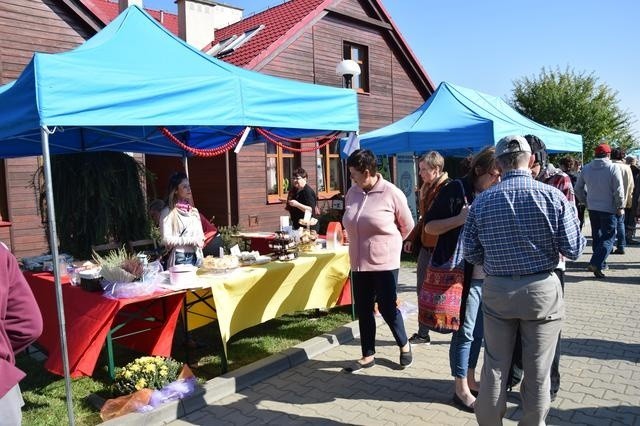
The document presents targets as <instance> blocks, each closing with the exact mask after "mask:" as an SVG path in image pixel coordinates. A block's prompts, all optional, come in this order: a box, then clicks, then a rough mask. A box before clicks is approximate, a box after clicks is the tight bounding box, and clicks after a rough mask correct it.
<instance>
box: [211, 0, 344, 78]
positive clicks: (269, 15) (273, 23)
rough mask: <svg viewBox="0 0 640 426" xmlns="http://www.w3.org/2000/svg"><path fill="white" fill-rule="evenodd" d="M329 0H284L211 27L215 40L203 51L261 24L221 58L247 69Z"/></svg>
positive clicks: (304, 23) (296, 29) (279, 43)
mask: <svg viewBox="0 0 640 426" xmlns="http://www.w3.org/2000/svg"><path fill="white" fill-rule="evenodd" d="M331 3H333V0H291V1H288V2H286V3H283V4H281V5H278V6H275V7H272V8H270V9H267V10H265V11H263V12H260V13H257V14H255V15H252V16H249V17H248V18H246V19H243V20H242V21H239V22H237V23H235V24H231V25H229V26H227V27H224V28H220V29H218V30H215V40H213V41H212V42H211V44H210V46H208V47H205V48H204V49H203V50H204V51H207V50H208V49H209V48H210V47H212V46H214V45H216V43H218V42H219V41H221V40H225V39H227V38H229V37H232V36H234V35H237V36H239V35H240V34H243V33H244V32H245V31H248V30H251V29H253V28H255V27H257V26H259V25H264V28H263V29H262V30H260V31H259V32H258V33H256V34H255V35H254V36H253V37H252V38H251V40H249V41H247V43H246V44H243V45H241V46H240V47H238V48H237V49H236V50H235V51H233V53H230V54H228V55H226V56H224V57H223V58H222V59H224V61H225V62H229V63H231V64H234V65H237V66H241V67H245V68H250V69H251V68H253V66H254V65H257V64H258V63H259V61H260V60H261V59H262V56H263V55H265V54H267V53H268V52H271V51H273V50H274V49H276V48H277V47H278V46H280V45H281V44H282V43H284V42H285V41H286V40H287V39H289V38H290V37H291V36H293V35H294V34H295V33H296V32H297V31H298V30H300V29H301V28H302V27H303V26H305V25H306V24H307V23H308V22H309V21H311V20H312V19H313V18H315V17H316V16H317V15H318V14H319V13H321V12H322V11H323V10H324V8H325V7H327V5H329V4H331Z"/></svg>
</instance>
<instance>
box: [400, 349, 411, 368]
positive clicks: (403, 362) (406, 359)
mask: <svg viewBox="0 0 640 426" xmlns="http://www.w3.org/2000/svg"><path fill="white" fill-rule="evenodd" d="M411 364H413V353H412V352H411V343H409V351H408V352H402V349H401V350H400V367H402V368H407V367H408V366H410V365H411Z"/></svg>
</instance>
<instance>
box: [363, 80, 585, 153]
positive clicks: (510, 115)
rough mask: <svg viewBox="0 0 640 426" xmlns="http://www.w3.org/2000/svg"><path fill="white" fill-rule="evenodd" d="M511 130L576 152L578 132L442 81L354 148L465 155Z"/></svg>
mask: <svg viewBox="0 0 640 426" xmlns="http://www.w3.org/2000/svg"><path fill="white" fill-rule="evenodd" d="M513 134H518V135H526V134H534V135H536V136H538V137H539V138H541V139H542V140H543V141H544V143H545V145H546V146H547V149H548V150H549V151H550V152H582V136H580V135H576V134H572V133H567V132H562V131H560V130H556V129H552V128H550V127H546V126H543V125H541V124H538V123H536V122H535V121H533V120H530V119H529V118H527V117H525V116H523V115H521V114H520V113H518V112H517V111H516V110H514V109H513V108H511V107H510V106H509V105H508V104H507V103H506V102H504V101H503V100H502V99H500V98H498V97H495V96H490V95H487V94H484V93H480V92H477V91H475V90H472V89H467V88H464V87H460V86H456V85H453V84H451V83H447V82H442V83H440V85H439V86H438V88H437V89H436V91H435V92H434V93H433V94H432V95H431V97H430V98H429V100H428V101H427V102H425V103H424V104H423V105H422V106H420V107H419V108H418V109H416V110H415V111H414V112H412V113H411V114H409V115H408V116H406V117H404V118H402V119H400V120H398V121H396V122H395V123H392V124H390V125H388V126H385V127H382V128H380V129H377V130H374V131H372V132H369V133H366V134H364V135H362V136H360V147H361V148H367V149H370V150H372V151H373V152H375V153H376V154H379V155H391V154H395V153H398V152H415V153H423V152H427V151H431V150H435V151H438V152H440V153H442V154H443V155H449V156H465V155H467V154H469V153H472V152H477V151H479V150H480V149H481V148H483V147H485V146H487V145H494V144H496V143H497V142H498V141H499V140H500V139H501V138H502V137H504V136H507V135H513Z"/></svg>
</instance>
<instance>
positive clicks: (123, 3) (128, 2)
mask: <svg viewBox="0 0 640 426" xmlns="http://www.w3.org/2000/svg"><path fill="white" fill-rule="evenodd" d="M134 4H135V5H136V6H138V7H139V8H140V9H142V0H118V11H120V12H122V11H123V10H125V9H126V8H128V7H129V6H133V5H134Z"/></svg>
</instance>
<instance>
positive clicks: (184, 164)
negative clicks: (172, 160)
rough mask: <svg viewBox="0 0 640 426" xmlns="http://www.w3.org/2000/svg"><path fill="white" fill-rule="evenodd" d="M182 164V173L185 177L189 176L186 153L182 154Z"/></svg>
mask: <svg viewBox="0 0 640 426" xmlns="http://www.w3.org/2000/svg"><path fill="white" fill-rule="evenodd" d="M182 166H183V167H184V174H185V175H187V178H188V177H189V158H188V157H187V155H186V154H185V155H183V156H182Z"/></svg>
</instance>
